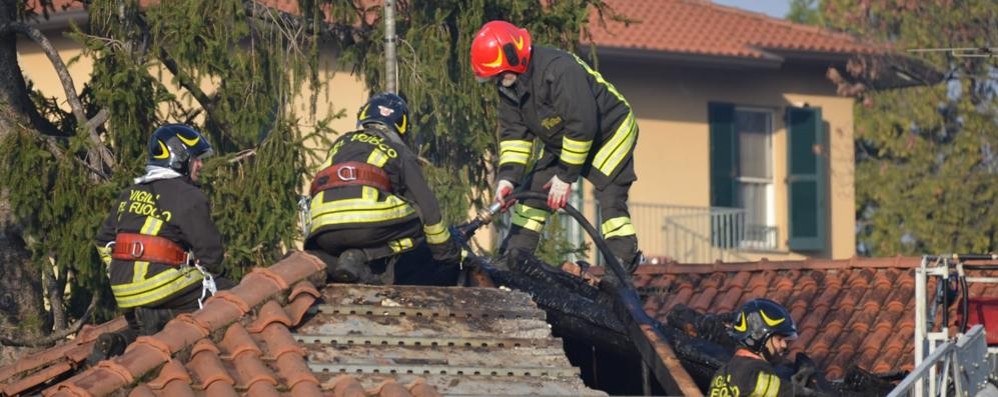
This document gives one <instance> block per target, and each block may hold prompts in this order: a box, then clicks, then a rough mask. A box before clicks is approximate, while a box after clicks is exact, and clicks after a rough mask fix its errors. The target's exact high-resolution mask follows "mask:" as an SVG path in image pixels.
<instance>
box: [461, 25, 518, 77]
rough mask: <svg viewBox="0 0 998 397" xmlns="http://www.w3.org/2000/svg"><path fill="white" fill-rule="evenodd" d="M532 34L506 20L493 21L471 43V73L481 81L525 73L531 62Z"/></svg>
mask: <svg viewBox="0 0 998 397" xmlns="http://www.w3.org/2000/svg"><path fill="white" fill-rule="evenodd" d="M530 45H531V43H530V33H528V32H527V29H520V28H518V27H516V25H513V24H511V23H509V22H506V21H492V22H488V23H486V24H485V25H482V29H481V30H479V31H478V34H476V35H475V39H474V40H473V41H472V42H471V70H472V71H474V72H475V76H477V77H479V78H488V77H492V76H495V75H497V74H499V73H502V72H514V73H523V72H525V71H527V64H528V63H530V48H531V47H530Z"/></svg>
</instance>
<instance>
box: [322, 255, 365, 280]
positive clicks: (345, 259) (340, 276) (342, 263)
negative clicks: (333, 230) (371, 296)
mask: <svg viewBox="0 0 998 397" xmlns="http://www.w3.org/2000/svg"><path fill="white" fill-rule="evenodd" d="M328 269H329V270H328V275H329V276H330V278H331V279H332V280H333V282H337V283H366V282H370V281H371V280H372V279H374V275H373V274H371V268H370V267H369V266H368V264H367V255H365V254H364V251H362V250H359V249H348V250H346V251H343V253H342V254H340V256H339V258H337V259H336V264H335V266H330V267H329V268H328Z"/></svg>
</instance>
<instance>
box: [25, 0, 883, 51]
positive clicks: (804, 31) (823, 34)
mask: <svg viewBox="0 0 998 397" xmlns="http://www.w3.org/2000/svg"><path fill="white" fill-rule="evenodd" d="M37 1H38V0H29V4H32V5H34V8H35V9H36V10H40V7H39V6H37V4H38V3H37ZM155 2H157V0H143V1H142V2H141V3H143V4H148V3H155ZM258 3H260V4H261V5H264V6H267V7H273V8H276V9H278V10H280V11H283V12H288V13H292V14H296V13H298V10H299V8H298V1H297V0H258ZM381 3H382V0H359V1H358V2H357V4H358V7H360V8H361V9H363V10H364V11H363V14H364V15H363V16H364V18H365V19H366V20H367V22H368V23H372V22H373V21H375V20H376V19H377V18H378V14H377V13H378V12H379V10H380V7H379V5H380V4H381ZM606 3H607V4H608V5H609V6H610V7H611V9H612V10H613V11H614V12H615V13H617V14H619V15H621V16H623V17H625V18H627V19H629V20H632V21H634V23H630V24H625V23H623V22H616V21H611V20H609V18H607V19H606V20H605V24H604V23H603V22H601V21H600V16H599V14H598V13H596V12H592V13H591V14H590V29H591V33H592V38H591V41H592V42H593V43H595V44H596V45H598V46H601V47H609V48H624V49H638V50H648V51H658V52H667V53H677V54H693V55H706V56H722V57H736V58H751V59H779V58H781V57H780V55H777V54H774V53H773V52H780V51H786V52H806V53H832V54H854V53H875V52H881V51H883V48H881V47H880V46H877V45H872V44H869V43H863V42H861V41H859V40H857V39H856V38H855V37H853V36H850V35H847V34H844V33H836V32H832V31H829V30H826V29H821V28H818V27H814V26H807V25H801V24H796V23H793V22H789V21H785V20H781V19H776V18H772V17H769V16H766V15H763V14H759V13H754V12H750V11H744V10H739V9H737V8H732V7H726V6H721V5H717V4H713V3H711V2H710V1H707V0H607V1H606ZM53 4H54V6H55V10H56V11H61V10H63V9H67V8H68V9H79V8H81V7H82V5H81V3H80V2H79V1H78V0H53ZM583 41H584V42H587V43H588V38H586V37H583Z"/></svg>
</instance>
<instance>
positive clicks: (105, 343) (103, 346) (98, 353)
mask: <svg viewBox="0 0 998 397" xmlns="http://www.w3.org/2000/svg"><path fill="white" fill-rule="evenodd" d="M126 347H128V338H126V337H125V335H122V334H121V333H118V332H108V333H106V334H101V335H100V336H98V337H97V343H95V344H94V349H93V350H92V351H91V352H90V355H89V356H87V366H88V367H93V366H94V365H97V363H99V362H101V361H104V360H107V359H109V358H112V357H115V356H120V355H121V353H124V352H125V348H126Z"/></svg>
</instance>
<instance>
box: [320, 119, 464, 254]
mask: <svg viewBox="0 0 998 397" xmlns="http://www.w3.org/2000/svg"><path fill="white" fill-rule="evenodd" d="M389 134H394V132H387V131H382V130H380V129H378V128H377V127H368V128H365V129H363V130H358V131H354V132H350V133H347V134H346V135H343V136H342V137H340V138H339V139H337V140H336V142H334V143H333V147H332V148H331V149H329V156H328V158H327V159H326V162H325V163H323V164H322V166H321V167H320V169H325V168H326V167H329V166H331V165H333V164H340V163H345V162H350V161H357V162H362V163H368V164H372V165H374V166H377V167H379V168H381V169H383V170H384V171H385V173H387V174H388V178H389V180H390V182H391V186H392V189H393V191H391V192H384V191H380V190H378V189H377V188H375V187H371V186H362V185H354V186H340V187H334V188H331V189H327V190H324V191H321V192H318V193H316V194H315V196H313V197H312V203H311V205H310V211H311V214H312V215H311V216H312V225H311V229H310V230H309V235H310V236H315V235H317V234H318V233H320V232H322V231H324V230H334V229H352V228H369V227H385V226H391V225H396V224H400V223H404V222H407V221H410V220H413V219H417V218H421V220H422V222H423V232H424V234H425V235H426V242H427V243H428V244H429V246H430V249H431V250H432V251H433V255H434V258H438V259H440V258H443V257H445V256H446V255H447V254H452V253H451V252H450V251H451V250H455V249H457V247H456V245H453V242H452V241H451V236H450V231H448V230H447V228H446V227H445V226H444V224H443V217H442V216H441V214H440V206H439V204H438V203H437V198H436V196H434V195H433V192H432V191H431V190H430V187H429V185H428V184H427V183H426V179H424V178H423V171H422V169H421V168H420V166H419V162H418V160H417V158H416V155H415V154H414V153H412V151H411V150H410V149H409V147H408V146H406V145H405V144H404V143H403V142H402V141H401V140H400V139H398V138H397V137H396V138H395V139H389V138H387V136H388V135H389ZM417 209H418V213H417ZM413 244H414V242H413V241H412V240H411V239H408V240H407V239H403V240H399V241H393V242H389V245H391V248H392V251H396V252H402V251H407V250H409V249H411V248H413ZM458 252H459V251H458Z"/></svg>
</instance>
